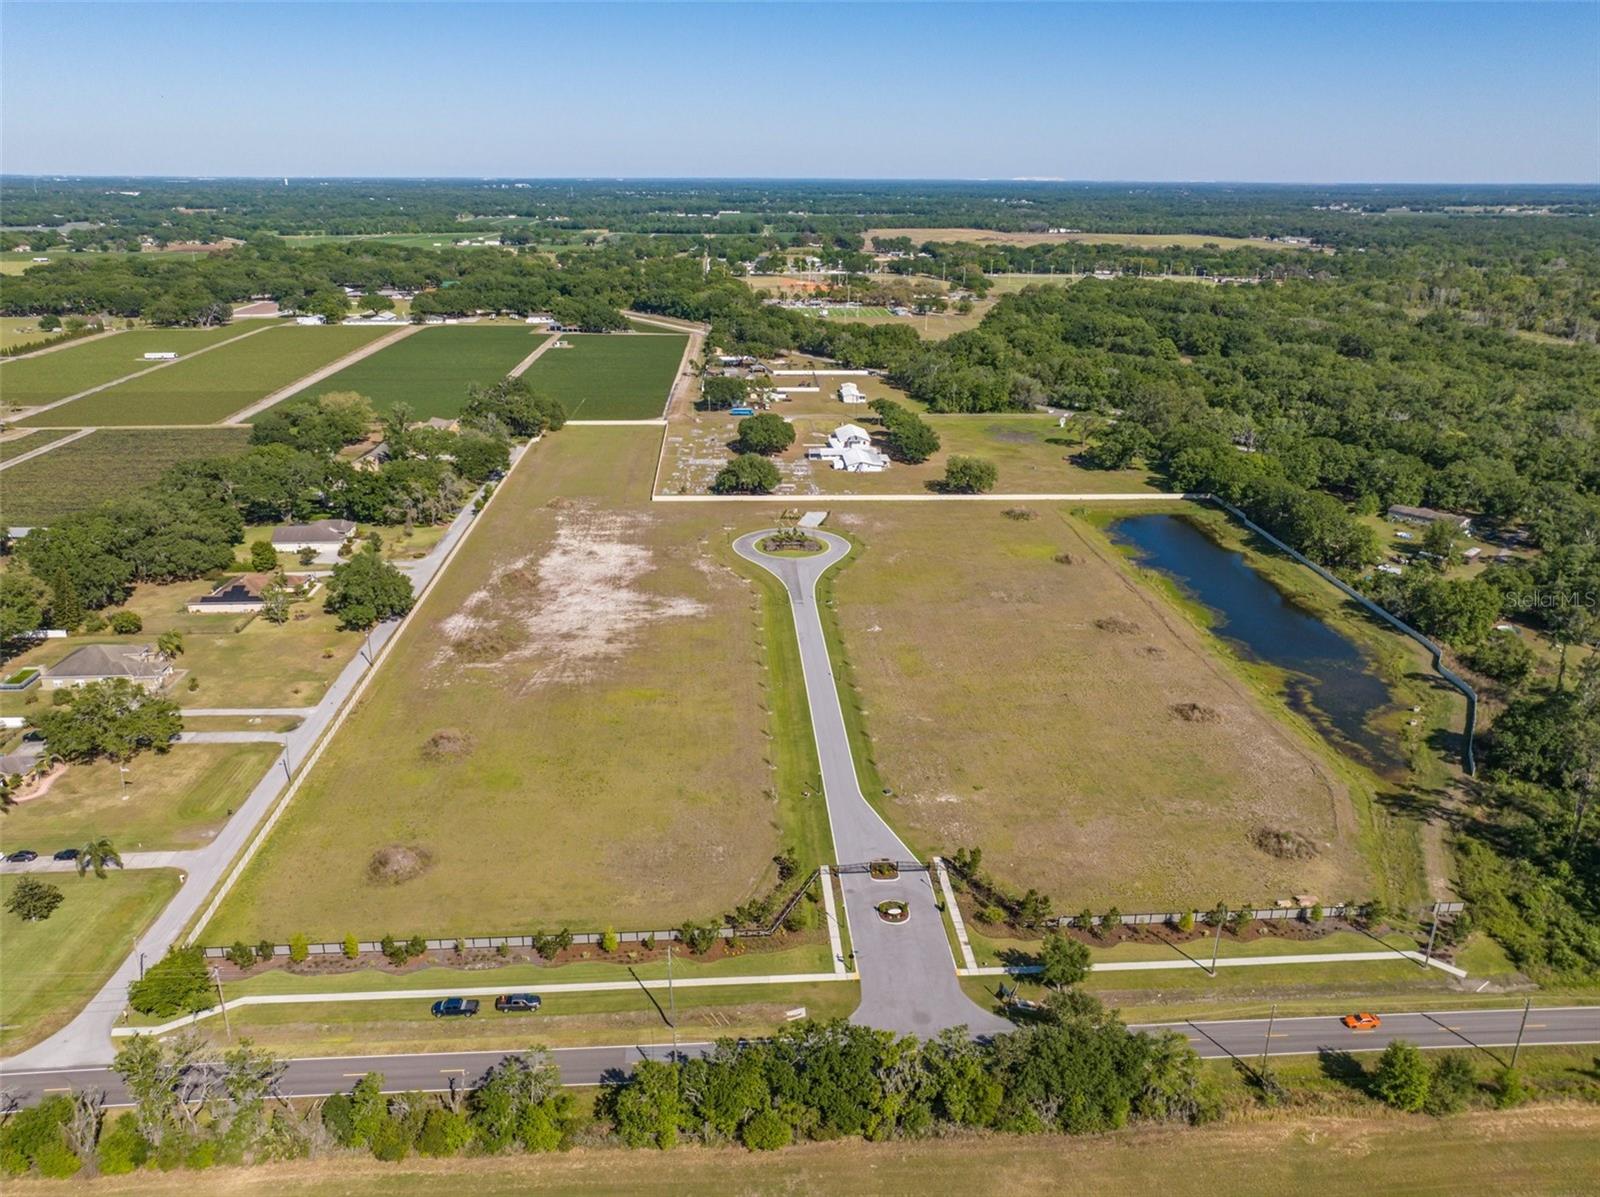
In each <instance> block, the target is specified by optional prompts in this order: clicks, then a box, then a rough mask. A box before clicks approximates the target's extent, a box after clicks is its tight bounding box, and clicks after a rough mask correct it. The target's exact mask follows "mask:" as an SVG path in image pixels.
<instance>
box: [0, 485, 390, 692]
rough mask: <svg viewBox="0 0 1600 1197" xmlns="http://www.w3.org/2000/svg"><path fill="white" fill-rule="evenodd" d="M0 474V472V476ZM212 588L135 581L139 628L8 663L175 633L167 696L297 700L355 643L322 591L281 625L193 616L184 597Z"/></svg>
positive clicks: (316, 688) (320, 684) (64, 643)
mask: <svg viewBox="0 0 1600 1197" xmlns="http://www.w3.org/2000/svg"><path fill="white" fill-rule="evenodd" d="M17 468H18V469H21V468H22V467H20V466H19V467H17ZM4 477H5V476H4V475H0V481H3V480H4ZM210 589H211V583H209V582H206V581H205V580H204V579H200V580H196V581H193V582H174V583H170V584H167V585H155V584H145V585H141V586H139V587H137V588H135V590H134V592H133V595H132V597H131V598H129V600H128V601H127V603H125V604H124V607H125V608H126V609H127V610H129V611H134V612H136V613H137V614H138V615H139V617H140V619H142V620H143V621H144V628H143V630H142V631H141V632H139V633H138V634H137V635H135V636H133V637H121V638H119V637H116V636H113V635H111V634H110V633H109V632H108V633H102V634H99V635H94V636H70V637H68V638H67V639H65V640H47V641H45V642H44V643H42V644H41V645H39V646H38V647H37V648H32V649H29V650H28V651H27V652H25V653H23V654H21V655H20V656H18V657H16V658H14V660H13V664H14V666H15V667H16V668H21V667H22V666H25V665H50V664H53V663H54V662H56V661H59V660H60V659H61V658H62V657H64V656H66V655H67V654H68V653H70V652H72V651H73V650H74V649H77V648H81V647H82V646H83V645H85V644H95V643H109V642H112V641H116V640H119V639H120V640H121V642H122V643H127V641H128V640H129V639H132V640H134V641H136V642H138V643H141V644H143V643H146V642H150V643H153V642H154V640H155V638H156V637H157V636H159V635H161V634H162V633H163V632H181V633H182V634H183V655H182V656H180V657H179V658H178V660H177V662H176V665H177V668H178V669H179V670H180V671H181V673H180V675H179V677H178V678H177V679H176V680H175V681H174V683H173V684H174V686H175V691H174V695H173V696H174V697H176V698H177V699H178V701H179V703H180V704H181V705H183V706H186V707H303V706H310V705H312V704H313V703H315V702H317V701H318V700H319V699H320V698H321V697H322V695H323V693H324V692H325V691H326V690H327V688H328V686H329V684H330V683H331V682H332V681H333V679H334V678H335V677H337V676H338V675H339V671H340V670H341V669H343V668H344V666H345V664H346V663H347V662H348V661H349V660H350V658H351V657H353V656H355V654H356V650H357V649H358V648H360V647H361V643H362V637H361V636H360V635H359V634H358V633H355V632H341V631H340V630H339V628H338V620H337V618H336V617H335V616H332V615H328V614H326V613H325V612H324V611H323V610H322V596H321V595H320V594H316V595H313V596H312V597H311V598H310V599H307V600H305V601H304V602H301V603H298V604H296V605H295V607H294V608H293V616H294V617H293V618H291V619H290V620H289V622H288V623H285V624H273V623H270V622H268V621H267V620H265V619H260V618H254V617H251V616H249V615H196V614H191V613H189V612H188V611H187V610H185V609H184V608H185V604H186V603H187V601H188V600H189V599H191V598H194V597H195V596H196V595H200V594H204V593H206V591H208V590H210ZM236 628H237V629H239V630H237V631H235V629H236ZM191 687H192V688H191ZM32 693H36V692H32ZM25 699H26V695H20V694H4V695H0V712H3V713H5V714H13V715H14V714H26V713H27V710H28V708H27V707H26V706H25V705H22V704H23V703H24V702H25ZM41 701H46V702H48V701H49V699H48V698H45V699H42V700H41Z"/></svg>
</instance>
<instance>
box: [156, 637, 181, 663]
mask: <svg viewBox="0 0 1600 1197" xmlns="http://www.w3.org/2000/svg"><path fill="white" fill-rule="evenodd" d="M156 651H157V652H159V653H160V654H161V655H162V656H163V657H165V658H167V660H169V661H173V660H176V659H177V658H179V657H181V656H183V633H182V632H162V633H161V635H159V636H157V637H156Z"/></svg>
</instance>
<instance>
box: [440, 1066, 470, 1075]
mask: <svg viewBox="0 0 1600 1197" xmlns="http://www.w3.org/2000/svg"><path fill="white" fill-rule="evenodd" d="M439 1071H440V1072H459V1073H460V1074H461V1075H462V1076H466V1075H467V1070H466V1069H465V1068H441V1069H439Z"/></svg>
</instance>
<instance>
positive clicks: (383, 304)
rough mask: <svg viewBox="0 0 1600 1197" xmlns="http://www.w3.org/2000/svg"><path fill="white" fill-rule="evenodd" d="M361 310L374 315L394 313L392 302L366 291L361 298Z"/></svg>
mask: <svg viewBox="0 0 1600 1197" xmlns="http://www.w3.org/2000/svg"><path fill="white" fill-rule="evenodd" d="M361 310H362V311H363V312H371V313H373V314H374V315H376V314H377V313H379V312H392V311H394V300H392V299H390V298H389V297H388V296H387V295H383V294H380V293H379V292H377V291H368V292H367V293H366V294H365V295H363V296H362V297H361Z"/></svg>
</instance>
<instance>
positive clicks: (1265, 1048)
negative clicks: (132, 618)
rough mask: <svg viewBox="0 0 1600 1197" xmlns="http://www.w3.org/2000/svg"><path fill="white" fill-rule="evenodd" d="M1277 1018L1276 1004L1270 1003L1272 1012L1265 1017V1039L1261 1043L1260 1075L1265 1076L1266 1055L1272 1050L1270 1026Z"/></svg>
mask: <svg viewBox="0 0 1600 1197" xmlns="http://www.w3.org/2000/svg"><path fill="white" fill-rule="evenodd" d="M1277 1017H1278V1003H1277V1002H1273V1003H1272V1010H1271V1012H1270V1013H1269V1014H1268V1015H1267V1037H1266V1038H1265V1039H1263V1040H1262V1041H1261V1075H1262V1076H1263V1077H1265V1076H1266V1075H1267V1053H1268V1052H1270V1051H1271V1050H1272V1024H1273V1022H1275V1021H1276V1020H1277Z"/></svg>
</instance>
